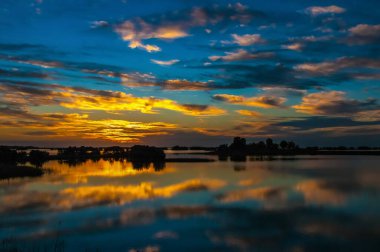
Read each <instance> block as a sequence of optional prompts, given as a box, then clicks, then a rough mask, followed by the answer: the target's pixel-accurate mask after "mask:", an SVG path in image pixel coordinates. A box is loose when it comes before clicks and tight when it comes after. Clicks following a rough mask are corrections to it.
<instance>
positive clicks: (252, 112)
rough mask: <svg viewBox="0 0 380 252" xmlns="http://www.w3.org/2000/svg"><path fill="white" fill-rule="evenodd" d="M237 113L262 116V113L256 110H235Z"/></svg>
mask: <svg viewBox="0 0 380 252" xmlns="http://www.w3.org/2000/svg"><path fill="white" fill-rule="evenodd" d="M236 112H237V113H239V114H240V115H243V116H249V117H262V116H263V114H261V113H260V112H257V111H252V110H236Z"/></svg>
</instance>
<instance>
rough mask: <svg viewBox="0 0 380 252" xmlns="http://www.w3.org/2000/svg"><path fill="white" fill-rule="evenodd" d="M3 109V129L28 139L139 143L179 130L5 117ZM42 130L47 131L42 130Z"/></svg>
mask: <svg viewBox="0 0 380 252" xmlns="http://www.w3.org/2000/svg"><path fill="white" fill-rule="evenodd" d="M4 112H6V111H1V110H0V119H1V120H2V123H1V124H0V128H2V129H7V128H11V129H14V128H19V129H20V130H21V132H23V131H25V133H21V134H24V135H25V136H31V137H33V136H34V137H38V138H40V137H41V136H42V135H43V136H44V137H47V138H49V137H53V138H54V139H55V140H57V139H60V138H61V139H67V138H68V137H69V138H70V137H73V138H74V137H75V138H80V139H102V140H107V141H113V142H119V143H126V142H138V141H140V140H141V138H144V137H147V136H157V135H167V134H170V132H172V131H175V130H176V129H177V127H178V126H177V125H176V124H170V123H164V122H148V123H146V122H134V121H128V120H115V119H101V120H93V119H90V118H89V116H88V115H87V114H77V113H74V114H62V113H45V114H36V113H33V114H32V113H31V112H28V111H25V112H24V114H9V113H7V114H4ZM41 129H44V130H43V131H41Z"/></svg>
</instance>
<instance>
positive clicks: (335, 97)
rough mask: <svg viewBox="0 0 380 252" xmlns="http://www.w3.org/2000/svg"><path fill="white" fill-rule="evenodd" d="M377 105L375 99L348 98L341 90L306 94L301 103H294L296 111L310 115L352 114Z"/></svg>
mask: <svg viewBox="0 0 380 252" xmlns="http://www.w3.org/2000/svg"><path fill="white" fill-rule="evenodd" d="M376 107H378V106H377V100H376V99H372V98H368V99H367V100H365V101H360V100H355V99H348V98H346V93H345V92H342V91H326V92H320V93H313V94H308V95H306V96H304V97H303V98H302V103H301V104H299V105H294V106H293V108H295V109H296V111H297V112H300V113H305V114H310V115H352V114H353V113H357V112H361V111H364V110H370V109H374V108H376Z"/></svg>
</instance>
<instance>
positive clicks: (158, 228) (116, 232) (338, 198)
mask: <svg viewBox="0 0 380 252" xmlns="http://www.w3.org/2000/svg"><path fill="white" fill-rule="evenodd" d="M379 164H380V157H371V156H353V157H350V156H315V157H312V156H303V157H301V156H300V157H293V158H275V159H273V160H254V159H252V158H251V159H248V160H247V162H229V161H226V162H219V161H217V162H212V163H167V164H166V165H165V167H156V169H155V168H154V167H153V166H150V167H146V168H142V169H134V168H133V166H132V164H131V163H129V162H120V161H115V162H110V161H104V160H100V161H98V162H94V161H87V162H85V163H82V164H78V165H77V166H69V165H67V164H60V163H59V162H57V161H50V162H48V163H46V164H45V167H46V168H49V169H50V172H49V174H46V175H44V176H43V177H41V178H30V179H13V180H3V181H0V241H1V244H0V251H6V250H7V249H11V248H17V249H19V250H21V251H178V250H181V251H294V252H299V251H380V195H379V192H380V165H379Z"/></svg>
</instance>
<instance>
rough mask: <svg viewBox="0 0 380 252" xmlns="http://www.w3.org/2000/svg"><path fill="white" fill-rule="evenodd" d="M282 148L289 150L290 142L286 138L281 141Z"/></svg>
mask: <svg viewBox="0 0 380 252" xmlns="http://www.w3.org/2000/svg"><path fill="white" fill-rule="evenodd" d="M280 146H281V149H282V150H287V149H288V142H287V141H285V140H282V141H281V143H280Z"/></svg>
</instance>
